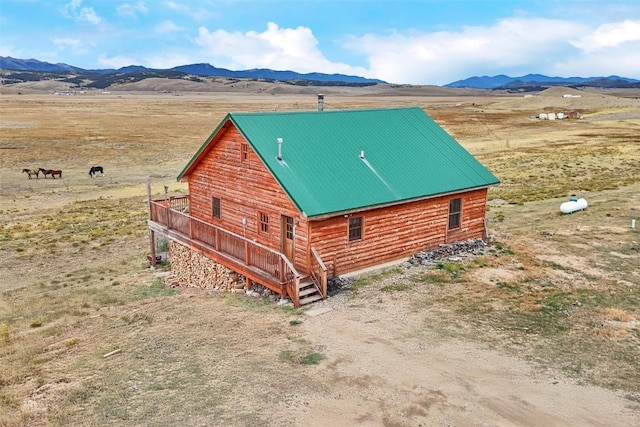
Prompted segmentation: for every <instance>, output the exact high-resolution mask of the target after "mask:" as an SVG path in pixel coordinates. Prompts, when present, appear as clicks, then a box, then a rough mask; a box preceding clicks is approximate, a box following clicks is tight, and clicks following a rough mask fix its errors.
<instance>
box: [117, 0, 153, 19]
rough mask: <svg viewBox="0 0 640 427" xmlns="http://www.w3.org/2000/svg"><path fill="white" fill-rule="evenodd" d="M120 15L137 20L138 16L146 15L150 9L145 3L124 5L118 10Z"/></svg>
mask: <svg viewBox="0 0 640 427" xmlns="http://www.w3.org/2000/svg"><path fill="white" fill-rule="evenodd" d="M116 11H117V12H118V14H119V15H122V16H128V17H131V18H136V17H137V16H138V14H142V15H146V14H147V13H148V12H149V9H148V8H147V6H146V5H145V4H144V2H142V1H139V2H137V3H123V4H121V5H120V6H118V7H117V8H116Z"/></svg>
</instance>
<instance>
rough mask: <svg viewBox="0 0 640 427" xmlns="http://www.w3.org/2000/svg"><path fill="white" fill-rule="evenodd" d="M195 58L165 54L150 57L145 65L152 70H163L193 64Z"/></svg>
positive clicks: (180, 54)
mask: <svg viewBox="0 0 640 427" xmlns="http://www.w3.org/2000/svg"><path fill="white" fill-rule="evenodd" d="M194 62H197V61H194V60H193V58H190V57H189V56H187V55H184V54H182V53H163V54H162V55H156V56H150V57H147V58H145V63H146V64H148V65H147V66H148V67H150V68H159V69H161V70H164V69H167V68H173V67H177V66H179V65H187V64H193V63H194Z"/></svg>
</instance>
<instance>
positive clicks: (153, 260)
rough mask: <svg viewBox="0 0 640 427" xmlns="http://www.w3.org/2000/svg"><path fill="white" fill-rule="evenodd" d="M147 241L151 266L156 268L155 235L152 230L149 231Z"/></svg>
mask: <svg viewBox="0 0 640 427" xmlns="http://www.w3.org/2000/svg"><path fill="white" fill-rule="evenodd" d="M149 241H150V243H151V260H150V262H151V266H152V267H155V266H156V233H155V231H153V230H149Z"/></svg>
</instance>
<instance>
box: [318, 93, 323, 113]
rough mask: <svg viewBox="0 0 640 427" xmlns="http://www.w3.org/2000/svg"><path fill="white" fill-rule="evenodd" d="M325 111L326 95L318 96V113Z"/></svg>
mask: <svg viewBox="0 0 640 427" xmlns="http://www.w3.org/2000/svg"><path fill="white" fill-rule="evenodd" d="M322 110H324V94H322V93H319V94H318V111H322Z"/></svg>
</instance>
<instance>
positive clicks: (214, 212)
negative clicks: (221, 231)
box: [211, 197, 220, 218]
mask: <svg viewBox="0 0 640 427" xmlns="http://www.w3.org/2000/svg"><path fill="white" fill-rule="evenodd" d="M211 216H212V217H214V218H220V199H219V198H217V197H214V198H213V199H212V203H211Z"/></svg>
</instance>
